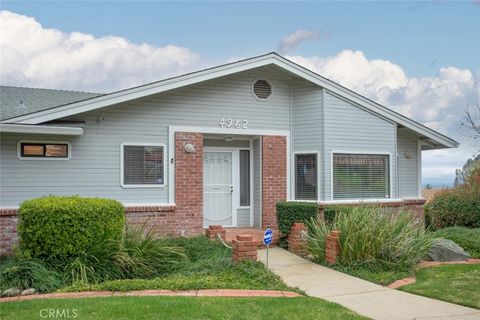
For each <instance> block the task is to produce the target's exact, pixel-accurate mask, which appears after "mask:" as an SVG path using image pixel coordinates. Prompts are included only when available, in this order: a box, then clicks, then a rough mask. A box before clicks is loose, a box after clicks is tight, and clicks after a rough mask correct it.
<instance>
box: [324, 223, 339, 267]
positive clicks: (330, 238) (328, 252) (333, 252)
mask: <svg viewBox="0 0 480 320" xmlns="http://www.w3.org/2000/svg"><path fill="white" fill-rule="evenodd" d="M339 255H340V231H337V230H333V231H330V233H329V234H328V235H327V238H326V239H325V258H326V260H327V262H328V263H330V264H335V263H336V262H337V258H338V256H339Z"/></svg>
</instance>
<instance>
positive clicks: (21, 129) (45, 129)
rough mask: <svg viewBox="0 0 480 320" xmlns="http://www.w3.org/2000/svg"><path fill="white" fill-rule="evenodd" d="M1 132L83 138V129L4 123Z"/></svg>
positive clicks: (0, 127) (0, 125)
mask: <svg viewBox="0 0 480 320" xmlns="http://www.w3.org/2000/svg"><path fill="white" fill-rule="evenodd" d="M0 132H11V133H33V134H54V135H63V136H81V135H82V134H83V128H79V127H60V126H41V125H24V124H4V123H2V124H0Z"/></svg>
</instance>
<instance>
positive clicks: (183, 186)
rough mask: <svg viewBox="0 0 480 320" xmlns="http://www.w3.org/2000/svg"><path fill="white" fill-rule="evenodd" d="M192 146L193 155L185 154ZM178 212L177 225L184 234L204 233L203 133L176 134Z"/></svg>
mask: <svg viewBox="0 0 480 320" xmlns="http://www.w3.org/2000/svg"><path fill="white" fill-rule="evenodd" d="M186 144H192V145H193V147H194V148H195V151H194V152H193V153H187V152H186V151H185V145H186ZM175 203H176V205H177V208H176V210H175V218H176V220H175V221H176V224H175V225H174V226H173V227H174V228H176V230H177V232H178V233H180V234H181V235H194V234H200V233H202V232H203V134H201V133H187V132H177V133H175Z"/></svg>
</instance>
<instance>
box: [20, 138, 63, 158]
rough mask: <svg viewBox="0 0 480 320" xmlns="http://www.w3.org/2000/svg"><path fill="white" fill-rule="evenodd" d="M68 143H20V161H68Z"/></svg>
mask: <svg viewBox="0 0 480 320" xmlns="http://www.w3.org/2000/svg"><path fill="white" fill-rule="evenodd" d="M69 152H70V148H69V143H68V142H62V143H59V142H40V141H35V142H23V141H20V143H19V158H20V159H64V160H65V159H68V158H69Z"/></svg>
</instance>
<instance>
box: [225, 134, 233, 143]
mask: <svg viewBox="0 0 480 320" xmlns="http://www.w3.org/2000/svg"><path fill="white" fill-rule="evenodd" d="M223 139H224V140H225V141H227V142H231V141H233V136H231V135H227V134H226V135H225V136H224V137H223Z"/></svg>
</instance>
